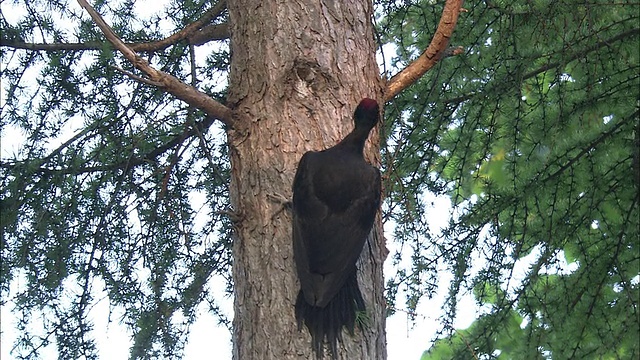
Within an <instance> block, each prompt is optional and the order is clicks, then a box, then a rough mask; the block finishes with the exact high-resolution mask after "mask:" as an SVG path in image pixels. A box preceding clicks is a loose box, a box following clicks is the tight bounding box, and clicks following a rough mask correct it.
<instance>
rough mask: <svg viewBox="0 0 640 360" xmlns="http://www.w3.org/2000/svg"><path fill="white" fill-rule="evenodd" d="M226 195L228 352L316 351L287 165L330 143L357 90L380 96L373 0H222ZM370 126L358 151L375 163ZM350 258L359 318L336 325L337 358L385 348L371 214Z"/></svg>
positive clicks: (267, 355)
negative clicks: (296, 251)
mask: <svg viewBox="0 0 640 360" xmlns="http://www.w3.org/2000/svg"><path fill="white" fill-rule="evenodd" d="M228 7H229V16H230V25H231V26H230V31H231V51H232V62H231V74H230V84H229V85H230V86H229V89H230V91H229V104H228V106H229V107H231V108H232V109H233V112H234V117H235V121H234V124H236V125H237V126H235V128H234V129H233V130H231V129H230V130H229V131H228V133H227V135H228V143H229V148H230V156H231V164H232V183H231V189H230V193H231V201H232V205H233V207H234V210H235V211H236V212H237V214H238V215H239V218H238V220H237V222H236V238H235V242H234V249H233V250H234V267H233V274H234V281H235V301H234V310H235V317H234V335H233V340H234V345H233V356H234V359H238V360H246V359H313V358H314V355H313V354H312V352H311V342H310V341H311V340H310V336H309V334H308V333H307V331H306V329H304V331H302V332H300V331H298V329H297V326H296V322H295V318H294V303H295V299H296V295H297V293H298V290H299V284H298V281H297V279H296V275H295V274H296V271H295V265H294V261H293V250H292V241H291V214H290V213H289V212H288V211H287V210H283V204H282V202H281V200H278V199H287V200H290V199H291V184H292V181H293V176H294V174H295V169H296V165H297V163H298V161H299V159H300V157H301V156H302V154H303V153H304V152H305V151H308V150H318V149H323V148H327V147H330V146H332V145H334V144H335V143H337V142H338V141H339V140H340V139H341V138H342V137H343V136H344V135H346V134H347V133H348V132H349V131H350V130H351V129H352V128H353V120H352V113H353V111H354V109H355V107H356V105H357V104H358V102H359V100H360V99H361V98H363V97H371V98H374V99H378V100H381V99H382V87H381V86H380V81H379V77H378V68H377V65H376V62H375V57H374V56H375V42H374V38H373V29H372V25H371V20H370V19H371V14H372V11H373V8H372V4H371V3H370V1H368V0H358V1H351V2H342V1H329V0H325V1H317V0H299V1H287V2H265V1H262V0H235V1H229V4H228ZM378 139H379V138H378V135H377V130H374V133H373V135H372V136H371V140H370V144H369V145H368V146H367V151H366V152H367V157H368V159H370V160H371V162H372V163H374V164H377V163H378V160H379V157H378V155H377V154H378V147H377V146H376V145H372V144H377V143H378V141H379V140H378ZM372 234H373V235H372V236H371V237H370V239H369V241H368V244H367V245H365V250H364V251H363V255H362V257H361V260H360V262H359V264H360V271H359V282H360V287H361V291H362V293H363V295H364V297H365V301H366V303H367V310H368V316H369V317H370V319H369V321H368V326H367V327H366V329H365V331H364V332H360V331H357V332H356V335H355V336H354V337H351V336H350V335H348V334H347V333H344V334H343V339H344V344H345V346H344V348H343V347H341V353H342V355H341V357H342V358H343V359H385V358H386V350H385V342H386V341H385V332H384V301H383V296H382V295H383V294H382V290H383V281H382V280H383V279H382V262H383V260H384V256H385V255H386V254H385V248H384V244H383V239H382V236H381V234H382V232H381V227H380V221H377V223H376V226H375V229H374V231H373V232H372Z"/></svg>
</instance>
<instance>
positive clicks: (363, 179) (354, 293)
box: [293, 99, 381, 359]
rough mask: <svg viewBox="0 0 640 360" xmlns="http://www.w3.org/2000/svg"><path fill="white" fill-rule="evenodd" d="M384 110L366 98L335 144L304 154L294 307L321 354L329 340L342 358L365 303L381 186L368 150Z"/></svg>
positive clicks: (297, 203) (296, 213)
mask: <svg viewBox="0 0 640 360" xmlns="http://www.w3.org/2000/svg"><path fill="white" fill-rule="evenodd" d="M379 111H380V110H379V108H378V103H377V102H376V101H375V100H372V99H363V100H362V101H360V104H359V105H358V107H357V108H356V110H355V113H354V116H353V117H354V120H355V128H354V129H353V131H351V133H349V134H348V135H347V136H346V137H345V138H344V139H342V141H340V143H338V144H337V145H335V146H333V147H331V148H329V149H326V150H323V151H309V152H307V153H305V154H304V155H303V156H302V158H301V159H300V163H299V164H298V170H297V171H296V176H295V179H294V181H293V250H294V256H295V261H296V267H297V270H298V278H299V280H300V288H301V289H300V292H299V293H298V298H297V300H296V307H295V314H296V320H297V322H298V329H299V330H301V329H302V324H303V323H304V325H306V327H307V329H309V333H310V334H311V338H312V346H313V350H314V352H315V353H316V356H317V357H318V358H320V359H321V358H322V357H323V356H324V349H323V342H324V341H325V339H326V341H327V343H328V344H329V348H330V350H331V355H332V357H333V359H337V347H338V340H339V339H340V340H341V332H342V328H343V327H346V328H347V329H348V330H349V332H350V333H351V334H353V331H354V325H355V321H356V313H357V312H361V311H364V310H365V305H364V300H363V299H362V294H361V293H360V289H359V288H358V280H357V278H356V261H357V260H358V257H360V253H361V252H362V247H363V246H364V243H365V241H366V239H367V237H368V236H369V232H370V231H371V227H372V226H373V222H374V219H375V215H376V212H377V211H378V207H379V206H380V191H381V185H380V172H379V171H378V169H376V168H375V167H373V166H371V165H369V164H368V163H367V162H366V161H365V159H364V156H363V149H364V144H365V141H366V140H367V137H369V132H370V131H371V129H372V128H373V127H374V126H375V125H376V124H377V123H378V122H379V116H380V115H379Z"/></svg>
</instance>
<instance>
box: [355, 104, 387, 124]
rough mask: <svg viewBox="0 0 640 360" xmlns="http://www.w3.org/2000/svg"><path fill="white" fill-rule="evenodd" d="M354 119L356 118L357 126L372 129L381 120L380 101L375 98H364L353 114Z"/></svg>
mask: <svg viewBox="0 0 640 360" xmlns="http://www.w3.org/2000/svg"><path fill="white" fill-rule="evenodd" d="M353 119H354V120H355V123H356V127H363V128H367V129H372V128H373V127H374V126H376V124H377V123H378V121H379V120H380V108H379V107H378V103H377V102H376V101H375V100H373V99H369V98H364V99H362V100H361V101H360V104H358V107H357V108H356V111H355V113H354V114H353Z"/></svg>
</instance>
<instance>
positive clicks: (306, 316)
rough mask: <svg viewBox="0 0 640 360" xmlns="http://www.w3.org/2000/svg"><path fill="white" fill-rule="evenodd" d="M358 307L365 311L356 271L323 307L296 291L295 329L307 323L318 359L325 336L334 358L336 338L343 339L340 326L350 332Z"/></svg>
mask: <svg viewBox="0 0 640 360" xmlns="http://www.w3.org/2000/svg"><path fill="white" fill-rule="evenodd" d="M360 311H365V306H364V300H363V299H362V294H361V293H360V289H359V288H358V280H357V278H356V273H355V272H354V273H353V275H352V276H350V277H349V278H348V279H347V281H346V282H345V284H344V285H343V286H342V288H341V289H340V291H338V293H337V294H336V296H335V297H334V298H333V299H331V301H330V302H329V303H328V304H327V306H325V307H317V306H313V305H311V304H309V303H307V302H306V301H305V299H304V294H303V293H302V290H300V292H299V293H298V299H297V300H296V320H297V322H298V330H302V324H303V323H304V325H306V326H307V329H309V333H310V334H311V343H312V347H313V351H314V352H315V353H316V357H317V358H318V359H322V358H323V356H324V349H323V346H322V345H323V342H324V340H325V339H326V340H327V343H328V344H329V349H330V350H331V357H332V358H333V359H334V360H337V358H338V340H340V341H342V337H341V333H342V327H346V328H347V330H349V333H350V334H351V335H353V331H354V327H355V324H356V315H357V313H358V312H360Z"/></svg>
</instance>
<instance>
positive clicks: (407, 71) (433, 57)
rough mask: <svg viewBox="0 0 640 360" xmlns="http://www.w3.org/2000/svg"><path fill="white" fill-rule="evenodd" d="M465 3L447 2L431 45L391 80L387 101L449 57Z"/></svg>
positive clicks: (456, 52)
mask: <svg viewBox="0 0 640 360" xmlns="http://www.w3.org/2000/svg"><path fill="white" fill-rule="evenodd" d="M463 2H464V1H463V0H447V2H446V4H445V5H444V9H443V10H442V17H440V23H439V24H438V29H437V30H436V33H435V34H434V35H433V39H431V43H430V44H429V46H428V47H427V49H426V50H425V51H424V52H423V53H422V54H421V55H420V57H418V58H417V59H416V60H414V61H413V62H412V63H411V64H409V65H408V66H407V67H406V68H404V69H403V70H402V71H400V72H399V73H398V74H396V75H394V76H393V77H392V78H391V79H390V80H389V82H388V83H387V88H386V89H385V94H384V100H385V101H389V100H391V99H393V98H394V97H395V96H396V95H398V94H399V93H400V92H401V91H402V90H404V89H406V88H407V87H408V86H409V85H411V84H413V83H414V82H415V81H416V80H418V79H419V78H420V77H421V76H422V75H424V74H425V73H426V72H427V71H428V70H429V69H431V68H432V67H433V66H434V65H435V64H436V63H437V62H438V60H440V59H441V58H443V57H444V56H445V55H447V53H446V51H447V48H448V46H449V39H451V35H452V34H453V30H454V29H455V27H456V23H457V22H458V15H459V14H460V12H461V11H464V10H463V9H462V3H463ZM461 52H462V51H461V50H460V49H458V50H453V51H452V52H451V55H457V54H459V53H461Z"/></svg>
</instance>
